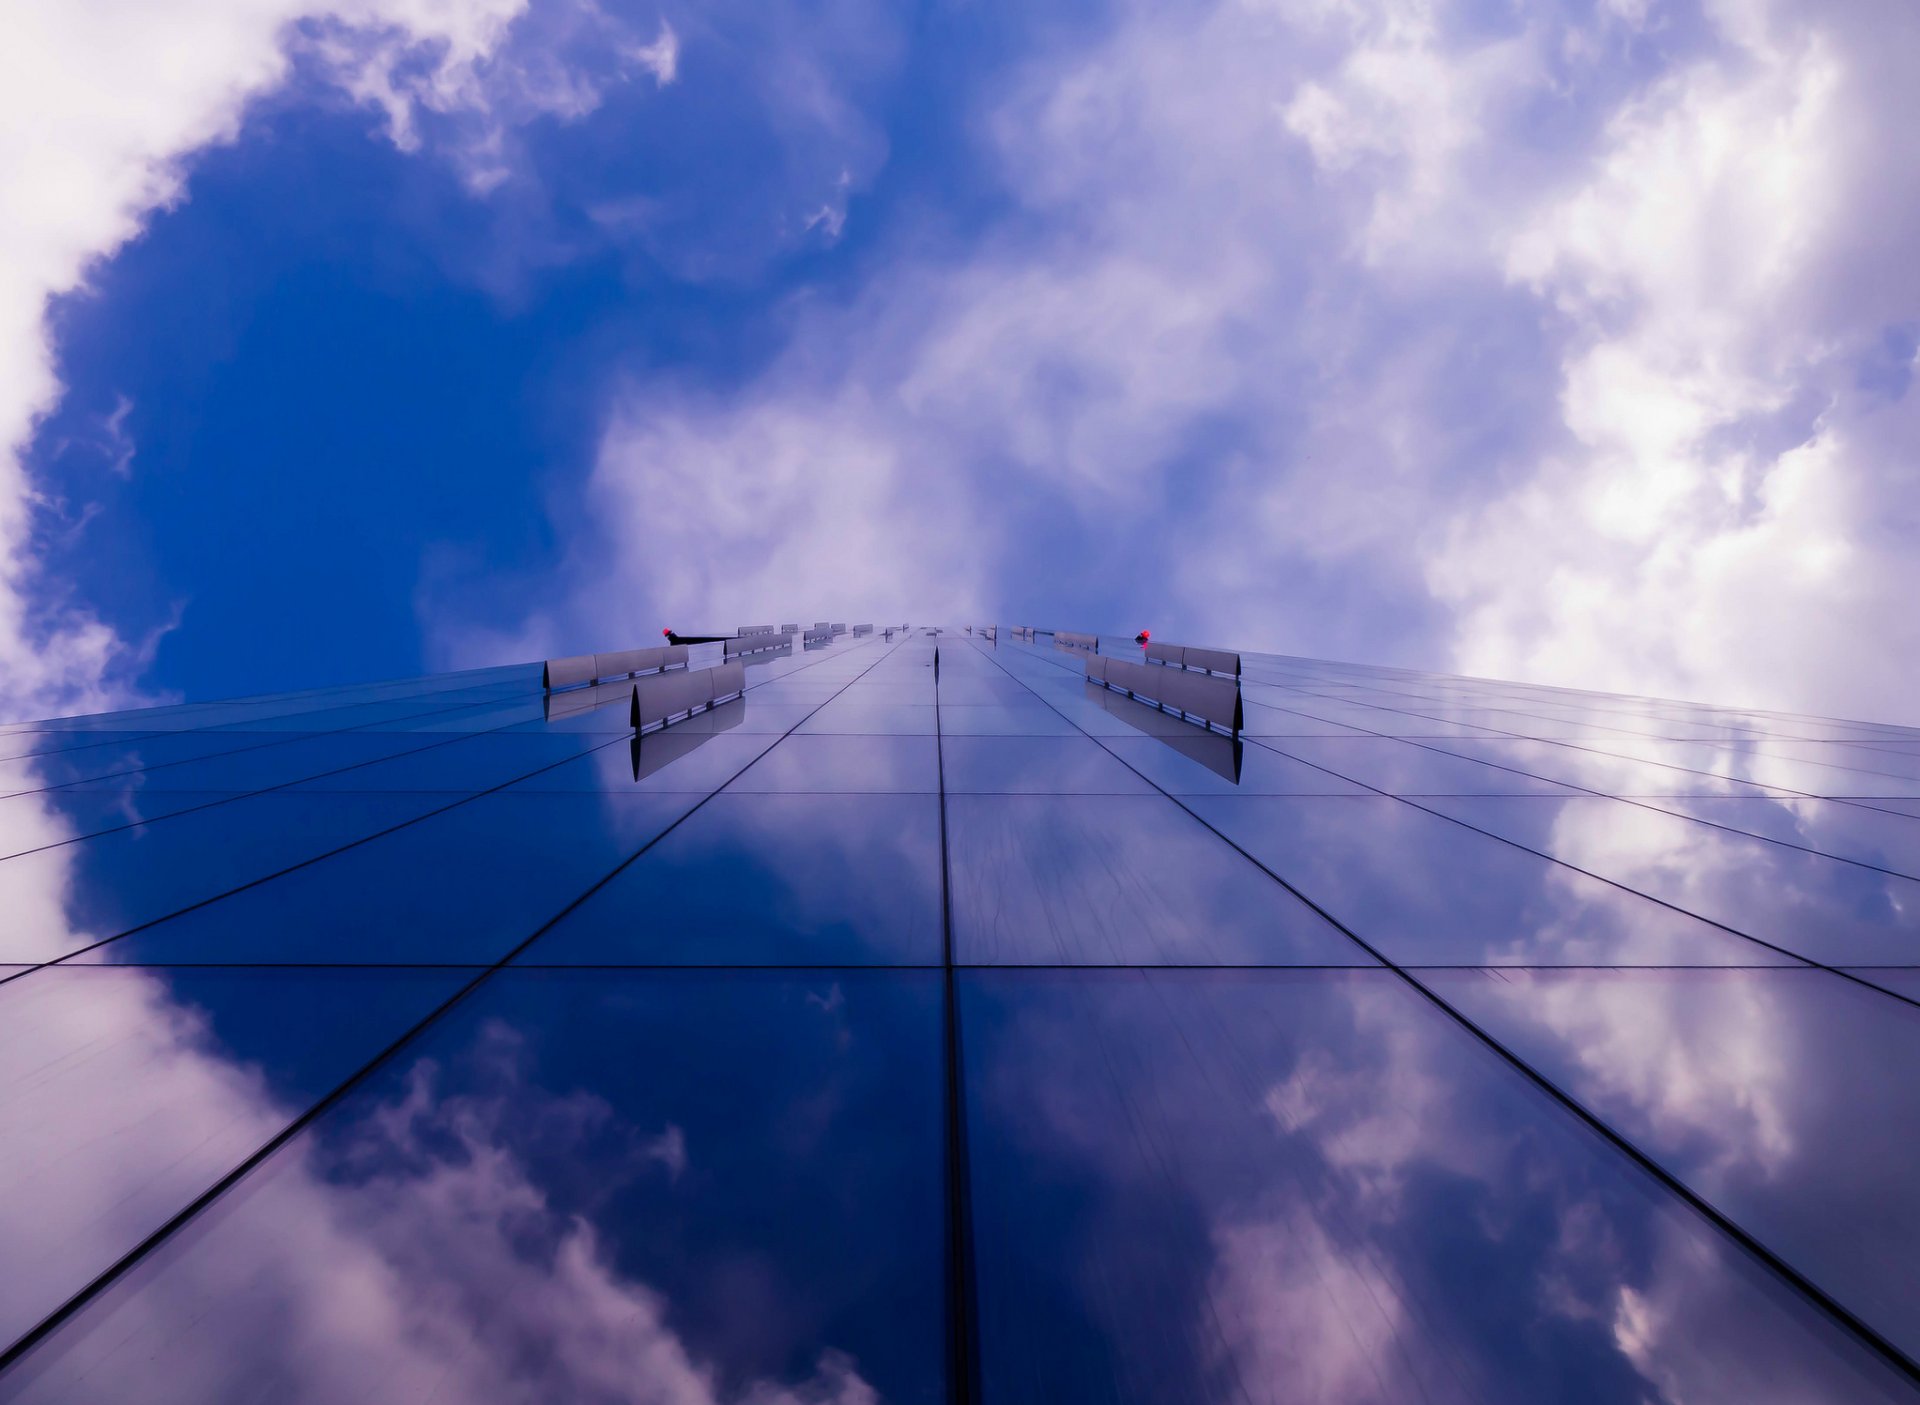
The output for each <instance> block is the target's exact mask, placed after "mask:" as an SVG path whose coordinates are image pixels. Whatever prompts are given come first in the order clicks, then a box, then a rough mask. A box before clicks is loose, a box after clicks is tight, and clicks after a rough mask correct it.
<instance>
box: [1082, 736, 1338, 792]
mask: <svg viewBox="0 0 1920 1405" xmlns="http://www.w3.org/2000/svg"><path fill="white" fill-rule="evenodd" d="M1104 744H1105V745H1106V746H1107V748H1108V749H1109V750H1111V751H1112V752H1113V754H1114V755H1115V756H1117V757H1119V758H1120V759H1121V760H1123V761H1125V762H1126V763H1127V764H1128V765H1129V766H1133V767H1137V768H1138V769H1139V770H1140V771H1141V772H1142V773H1143V774H1144V775H1145V776H1146V777H1147V778H1148V779H1149V780H1151V781H1152V782H1153V783H1154V785H1155V786H1157V787H1158V788H1159V789H1161V790H1164V791H1166V792H1167V793H1168V794H1169V795H1368V794H1371V793H1372V792H1370V791H1369V790H1368V789H1367V788H1366V787H1365V786H1363V785H1359V784H1357V783H1356V782H1354V781H1350V780H1347V779H1345V778H1344V777H1341V776H1337V775H1335V774H1334V773H1333V772H1332V771H1329V770H1327V769H1325V768H1324V767H1320V766H1311V765H1308V764H1307V763H1306V762H1305V761H1300V760H1296V759H1295V758H1293V757H1291V756H1286V755H1283V754H1281V753H1280V752H1278V751H1274V750H1271V749H1270V748H1268V747H1265V746H1262V745H1260V744H1258V743H1257V742H1244V741H1243V742H1241V743H1240V745H1239V750H1238V756H1237V767H1238V770H1237V774H1236V771H1235V765H1236V757H1235V754H1234V739H1233V738H1230V737H1223V736H1220V735H1219V734H1217V733H1213V732H1205V731H1202V730H1201V729H1200V728H1198V727H1193V726H1188V727H1187V728H1186V729H1185V730H1183V731H1177V732H1176V731H1169V732H1168V733H1166V734H1165V735H1164V736H1158V737H1152V738H1148V737H1110V738H1106V739H1104Z"/></svg>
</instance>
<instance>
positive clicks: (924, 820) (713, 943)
mask: <svg viewBox="0 0 1920 1405" xmlns="http://www.w3.org/2000/svg"><path fill="white" fill-rule="evenodd" d="M521 959H522V960H523V961H526V962H530V963H536V964H546V963H551V964H556V965H597V964H606V965H687V966H699V965H722V966H725V965H895V964H924V965H932V964H937V963H938V962H939V961H940V959H941V913H940V801H939V798H938V797H937V796H932V795H736V794H733V793H732V792H725V793H722V794H720V795H716V796H714V797H713V798H712V799H711V800H709V801H707V803H706V804H704V805H702V806H701V807H700V808H699V809H698V810H697V811H695V812H694V813H693V814H692V815H690V816H688V817H687V819H686V821H685V823H683V824H681V825H679V826H678V827H676V828H675V829H674V830H673V832H672V833H670V834H668V835H667V836H666V838H664V839H662V840H661V841H660V843H658V844H656V845H655V846H654V847H653V848H651V849H649V850H648V851H647V852H646V853H645V854H642V855H641V856H640V857H639V858H638V859H637V860H635V861H634V862H633V863H632V864H629V865H628V866H627V867H626V868H624V869H622V870H621V871H620V873H619V875H618V876H617V877H616V878H614V879H613V881H612V882H610V883H608V884H607V885H606V886H605V887H604V888H601V889H600V890H599V891H598V892H596V893H595V894H594V895H593V896H592V897H590V898H588V899H587V900H586V901H585V902H583V903H582V904H581V905H580V906H579V907H577V908H575V909H574V910H573V911H572V912H570V913H568V914H567V915H566V917H565V918H563V919H562V920H561V921H559V922H558V923H556V924H555V925H554V927H553V930H552V931H550V932H548V933H546V934H545V935H544V936H542V937H541V938H540V940H539V941H537V942H535V943H534V944H533V945H532V946H531V947H529V948H528V949H527V951H526V952H525V954H524V955H523V956H522V958H521Z"/></svg>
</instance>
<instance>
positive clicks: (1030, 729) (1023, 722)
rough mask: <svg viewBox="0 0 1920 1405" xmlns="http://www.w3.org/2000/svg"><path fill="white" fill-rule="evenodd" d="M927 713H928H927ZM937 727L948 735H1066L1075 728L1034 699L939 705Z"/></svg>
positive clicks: (1072, 734)
mask: <svg viewBox="0 0 1920 1405" xmlns="http://www.w3.org/2000/svg"><path fill="white" fill-rule="evenodd" d="M929 715H931V714H929ZM940 731H941V734H942V735H944V736H950V737H1070V736H1078V735H1079V729H1078V728H1077V727H1075V726H1074V724H1073V723H1072V722H1070V721H1068V720H1067V719H1066V718H1064V717H1062V716H1061V715H1060V714H1059V713H1058V712H1055V711H1054V710H1053V709H1052V708H1050V707H1048V706H1047V705H1046V704H1045V703H1043V702H1040V701H1038V700H1037V699H1035V700H1032V701H1029V702H1024V703H964V704H960V705H958V706H954V707H949V706H947V705H946V704H945V703H944V702H943V703H942V704H941V705H940Z"/></svg>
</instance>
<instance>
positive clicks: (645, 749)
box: [510, 726, 774, 794]
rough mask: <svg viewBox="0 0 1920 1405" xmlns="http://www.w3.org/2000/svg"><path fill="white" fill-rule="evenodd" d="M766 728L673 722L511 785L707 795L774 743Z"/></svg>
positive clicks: (520, 787)
mask: <svg viewBox="0 0 1920 1405" xmlns="http://www.w3.org/2000/svg"><path fill="white" fill-rule="evenodd" d="M773 742H774V739H773V738H772V737H769V736H767V735H766V734H764V733H761V732H735V733H732V734H731V735H727V734H722V733H716V732H709V731H702V730H700V729H699V728H691V727H681V726H673V727H666V728H662V729H661V730H659V731H657V732H649V733H647V734H646V735H645V736H631V735H630V736H629V738H628V741H627V743H626V745H624V746H617V745H616V746H602V747H596V748H595V749H594V750H592V751H590V752H588V753H587V754H586V755H584V756H579V757H575V758H574V759H573V760H572V761H565V762H562V763H561V764H560V765H558V766H549V767H548V768H547V769H546V770H544V771H537V772H535V773H534V774H533V775H531V776H528V777H527V778H526V779H525V780H523V781H516V782H515V783H514V784H513V785H512V786H511V787H510V789H511V790H514V791H521V790H679V791H695V792H699V793H701V794H705V793H706V792H708V791H712V790H717V789H718V788H719V787H721V786H723V785H725V784H726V783H727V782H728V781H730V780H732V779H733V777H735V776H736V775H738V774H739V773H740V772H741V771H742V770H744V769H745V768H746V767H747V766H748V765H750V764H751V763H752V762H753V760H754V758H755V757H757V756H759V755H761V754H762V753H763V752H765V751H766V749H767V748H768V747H770V746H772V745H773Z"/></svg>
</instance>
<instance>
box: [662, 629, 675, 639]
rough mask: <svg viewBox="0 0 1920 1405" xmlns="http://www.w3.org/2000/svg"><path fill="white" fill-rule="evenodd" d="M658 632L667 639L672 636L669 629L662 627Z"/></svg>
mask: <svg viewBox="0 0 1920 1405" xmlns="http://www.w3.org/2000/svg"><path fill="white" fill-rule="evenodd" d="M660 632H661V633H662V634H664V635H665V636H666V637H667V638H669V639H671V638H673V631H672V630H671V629H663V630H661V631H660Z"/></svg>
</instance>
